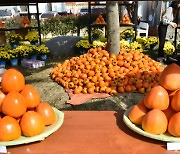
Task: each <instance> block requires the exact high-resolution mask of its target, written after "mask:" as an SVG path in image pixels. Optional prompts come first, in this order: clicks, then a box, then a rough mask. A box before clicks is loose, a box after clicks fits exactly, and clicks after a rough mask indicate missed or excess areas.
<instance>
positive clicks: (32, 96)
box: [21, 83, 68, 109]
mask: <svg viewBox="0 0 180 154" xmlns="http://www.w3.org/2000/svg"><path fill="white" fill-rule="evenodd" d="M67 85H68V83H67ZM21 94H22V95H23V96H24V98H25V100H26V104H27V108H28V109H29V108H35V107H36V106H37V105H38V104H39V103H40V95H39V92H38V91H37V90H36V89H35V88H34V87H33V86H31V85H29V84H26V85H25V87H24V88H23V90H22V91H21Z"/></svg>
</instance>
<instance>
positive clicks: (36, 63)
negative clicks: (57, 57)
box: [21, 60, 45, 69]
mask: <svg viewBox="0 0 180 154" xmlns="http://www.w3.org/2000/svg"><path fill="white" fill-rule="evenodd" d="M21 66H23V67H27V68H29V69H35V68H40V67H43V66H45V61H41V60H23V61H21Z"/></svg>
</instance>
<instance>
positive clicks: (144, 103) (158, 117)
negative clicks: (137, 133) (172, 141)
mask: <svg viewBox="0 0 180 154" xmlns="http://www.w3.org/2000/svg"><path fill="white" fill-rule="evenodd" d="M179 79H180V67H179V66H178V65H177V64H175V63H173V64H170V65H168V66H167V67H166V68H165V69H164V71H163V72H162V73H161V75H160V79H159V85H158V86H155V87H153V88H152V89H151V90H150V91H149V92H148V93H147V94H146V95H145V97H144V98H143V99H142V100H141V101H140V102H139V103H137V104H136V105H135V106H133V107H132V109H131V110H130V112H129V114H128V117H129V119H130V120H131V121H132V122H133V123H134V124H136V125H139V126H141V127H142V129H143V130H144V131H146V132H148V133H151V134H156V135H159V134H163V133H165V132H168V133H169V134H171V135H172V136H175V137H179V136H180V80H179Z"/></svg>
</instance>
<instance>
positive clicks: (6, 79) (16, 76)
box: [1, 68, 25, 92]
mask: <svg viewBox="0 0 180 154" xmlns="http://www.w3.org/2000/svg"><path fill="white" fill-rule="evenodd" d="M1 86H2V89H3V91H4V92H11V91H17V92H19V91H21V90H22V89H23V88H24V86H25V79H24V76H23V74H22V73H21V72H19V71H18V70H17V69H14V68H10V69H8V70H7V71H6V72H5V73H4V74H3V75H2V81H1Z"/></svg>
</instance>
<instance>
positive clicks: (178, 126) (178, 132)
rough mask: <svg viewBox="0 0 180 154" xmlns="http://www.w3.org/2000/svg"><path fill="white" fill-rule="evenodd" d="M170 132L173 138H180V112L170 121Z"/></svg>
mask: <svg viewBox="0 0 180 154" xmlns="http://www.w3.org/2000/svg"><path fill="white" fill-rule="evenodd" d="M168 132H169V134H171V135H173V136H177V137H179V136H180V112H177V113H175V114H174V115H173V116H172V117H171V118H170V120H169V123H168Z"/></svg>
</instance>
